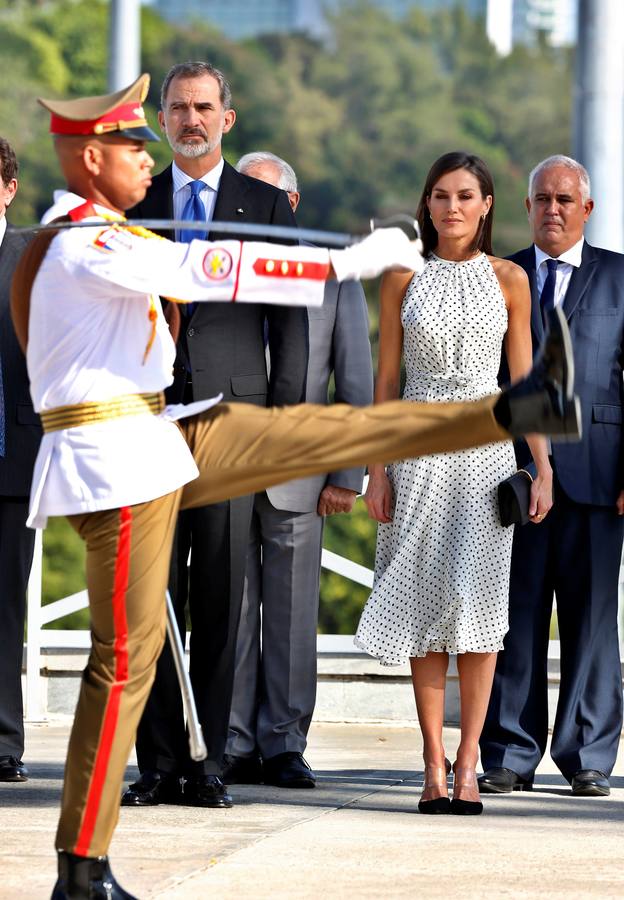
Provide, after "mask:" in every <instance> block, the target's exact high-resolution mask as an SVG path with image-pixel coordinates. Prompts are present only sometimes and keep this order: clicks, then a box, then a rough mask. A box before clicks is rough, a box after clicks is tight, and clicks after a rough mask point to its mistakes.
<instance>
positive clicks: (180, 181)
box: [171, 157, 224, 193]
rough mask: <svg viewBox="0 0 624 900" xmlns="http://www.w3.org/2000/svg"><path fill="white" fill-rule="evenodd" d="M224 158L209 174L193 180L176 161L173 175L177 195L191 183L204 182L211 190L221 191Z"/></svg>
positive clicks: (173, 165) (174, 190)
mask: <svg viewBox="0 0 624 900" xmlns="http://www.w3.org/2000/svg"><path fill="white" fill-rule="evenodd" d="M223 166H224V162H223V157H221V159H220V160H219V162H218V163H217V164H216V166H214V168H212V169H210V171H209V172H206V173H205V174H204V175H202V176H201V178H191V176H190V175H187V174H186V172H183V171H182V169H181V168H180V167H179V166H178V165H177V163H176V162H175V160H174V161H173V162H172V163H171V175H172V178H173V192H174V193H177V191H179V190H181V189H182V188H183V187H186V185H187V184H190V183H191V181H203V182H204V184H205V185H206V187H208V188H210V189H211V190H212V191H215V192H216V191H218V190H219V182H220V181H221V174H222V172H223Z"/></svg>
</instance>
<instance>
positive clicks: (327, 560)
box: [25, 531, 373, 722]
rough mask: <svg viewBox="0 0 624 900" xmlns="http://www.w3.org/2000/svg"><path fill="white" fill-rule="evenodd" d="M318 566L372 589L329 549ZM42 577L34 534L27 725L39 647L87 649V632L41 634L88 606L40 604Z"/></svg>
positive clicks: (36, 716)
mask: <svg viewBox="0 0 624 900" xmlns="http://www.w3.org/2000/svg"><path fill="white" fill-rule="evenodd" d="M321 565H322V566H323V568H324V569H328V570H329V571H330V572H336V573H337V574H338V575H342V576H344V577H345V578H349V579H350V580H351V581H355V582H357V583H358V584H363V585H364V586H365V587H368V588H370V587H372V585H373V573H372V571H371V570H370V569H367V568H366V566H362V565H360V564H359V563H356V562H353V561H352V560H350V559H346V558H345V557H344V556H340V555H339V554H338V553H333V552H332V551H331V550H323V553H322V556H321ZM42 574H43V536H42V532H41V531H37V536H36V538H35V554H34V559H33V565H32V569H31V572H30V578H29V581H28V639H27V642H26V697H25V706H26V719H27V721H29V722H41V721H43V720H44V718H45V716H44V712H43V703H42V679H41V648H42V646H46V647H68V646H71V647H76V648H86V647H89V646H90V639H89V632H88V631H86V630H84V629H82V630H81V629H78V630H76V631H55V630H47V631H44V630H43V627H44V625H48V624H49V623H50V622H54V621H56V620H57V619H62V618H63V616H68V615H70V613H74V612H77V611H78V610H80V609H85V608H86V607H87V606H88V602H89V601H88V597H87V592H86V590H84V591H79V592H78V593H77V594H72V595H71V596H69V597H64V598H63V599H62V600H56V601H55V602H54V603H49V604H47V606H42V605H41V580H42Z"/></svg>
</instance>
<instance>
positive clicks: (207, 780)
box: [184, 775, 232, 809]
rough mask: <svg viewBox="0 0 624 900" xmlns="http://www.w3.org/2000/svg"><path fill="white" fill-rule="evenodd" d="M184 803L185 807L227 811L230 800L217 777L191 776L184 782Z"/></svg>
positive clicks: (230, 803)
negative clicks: (203, 807)
mask: <svg viewBox="0 0 624 900" xmlns="http://www.w3.org/2000/svg"><path fill="white" fill-rule="evenodd" d="M184 802H185V804H186V805H187V806H205V807H207V808H209V809H229V808H230V806H232V798H231V797H230V795H229V794H228V792H227V788H226V786H225V785H224V784H223V782H222V781H221V779H220V778H219V777H218V776H217V775H192V776H191V777H190V778H187V779H186V781H185V782H184Z"/></svg>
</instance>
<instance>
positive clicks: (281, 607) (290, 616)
mask: <svg viewBox="0 0 624 900" xmlns="http://www.w3.org/2000/svg"><path fill="white" fill-rule="evenodd" d="M237 169H238V170H239V171H242V172H245V173H246V174H248V175H253V176H255V177H256V178H260V179H261V180H262V181H267V182H268V183H269V184H273V185H275V186H276V187H280V188H282V189H283V190H285V191H286V192H287V194H288V199H289V201H290V204H291V206H292V208H293V211H295V210H296V209H297V205H298V203H299V192H298V190H297V177H296V175H295V173H294V171H293V169H292V168H291V166H289V165H288V163H286V162H285V161H284V160H283V159H280V158H279V157H277V156H274V155H273V154H272V153H248V154H247V155H246V156H244V157H243V158H242V159H241V160H239V162H238V164H237ZM308 335H309V348H310V353H309V359H308V372H307V378H306V396H305V399H306V401H307V402H309V403H327V391H328V387H329V380H330V377H331V375H332V374H333V376H334V382H335V389H336V390H335V401H336V402H339V403H350V404H352V405H354V406H365V405H366V404H368V403H372V400H373V366H372V361H371V351H370V343H369V339H368V310H367V307H366V298H365V296H364V291H363V290H362V286H361V284H360V283H359V281H345V282H343V283H342V284H338V282H337V281H334V280H331V281H328V282H327V284H326V285H325V297H324V300H323V306H322V307H320V308H319V309H308ZM363 476H364V469H347V470H342V471H340V472H333V473H331V474H330V475H317V476H314V477H312V478H302V479H299V480H297V481H291V482H288V483H287V484H283V485H279V486H277V487H272V488H268V489H267V490H266V491H263V492H262V493H261V494H256V498H255V502H254V515H253V520H252V529H251V538H250V543H249V553H248V556H247V577H246V579H245V580H246V589H245V594H244V597H243V614H242V616H241V622H240V626H239V630H238V642H237V649H236V675H235V678H234V700H233V703H232V712H231V715H230V736H229V738H228V755H227V757H226V761H227V769H226V770H225V778H226V780H229V781H230V782H231V783H235V782H241V781H242V782H252V783H253V782H258V781H264V782H265V784H273V785H276V786H278V787H287V788H312V787H314V786H315V782H316V779H315V776H314V773H313V772H312V770H311V769H310V767H309V765H308V764H307V763H306V761H305V760H304V758H303V751H304V750H305V747H306V742H307V734H308V729H309V728H310V722H311V721H312V713H313V712H314V704H315V701H316V655H317V654H316V632H317V625H318V602H319V578H320V567H321V547H322V539H323V522H324V517H325V516H328V515H332V514H334V513H340V512H350V511H351V509H352V507H353V504H354V503H355V499H356V497H357V495H358V493H359V492H360V491H361V489H362V478H363ZM261 611H262V616H261ZM261 619H262V624H261ZM261 633H262V639H261ZM259 757H261V758H262V765H260V759H259Z"/></svg>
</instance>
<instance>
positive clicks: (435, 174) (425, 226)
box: [416, 150, 494, 257]
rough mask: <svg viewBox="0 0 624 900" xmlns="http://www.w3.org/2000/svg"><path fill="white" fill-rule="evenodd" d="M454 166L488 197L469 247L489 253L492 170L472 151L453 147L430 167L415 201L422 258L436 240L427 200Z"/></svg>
mask: <svg viewBox="0 0 624 900" xmlns="http://www.w3.org/2000/svg"><path fill="white" fill-rule="evenodd" d="M457 169H465V170H466V171H467V172H470V173H471V175H474V176H475V178H476V179H477V181H478V182H479V187H480V189H481V196H482V197H483V198H484V199H485V198H486V197H487V196H491V198H492V205H491V207H490V211H489V212H488V214H487V216H486V217H485V219H483V220H482V221H481V223H480V224H479V227H478V228H477V231H476V234H475V236H474V240H473V242H472V246H471V248H470V249H471V250H481V251H482V252H483V253H488V254H491V253H492V221H493V219H494V179H493V178H492V175H491V172H490V170H489V169H488V167H487V166H486V164H485V163H484V162H483V160H482V159H481V158H480V157H479V156H474V155H473V154H472V153H465V152H464V151H463V150H454V151H452V152H451V153H445V154H444V155H443V156H441V157H440V158H439V159H436V161H435V162H434V164H433V165H432V166H431V168H430V169H429V173H428V175H427V178H426V180H425V186H424V188H423V192H422V195H421V198H420V202H419V204H418V211H417V213H416V218H417V219H418V224H419V226H420V235H421V238H422V242H423V251H424V254H425V257H427V256H429V254H430V253H431V252H432V250H434V249H435V247H436V245H437V243H438V232H437V231H436V230H435V228H434V225H433V222H432V221H431V216H430V215H429V209H428V207H427V200H428V199H429V198H430V197H431V194H432V192H433V189H434V187H435V186H436V184H437V183H438V181H439V180H440V178H442V176H443V175H446V174H447V172H456V171H457Z"/></svg>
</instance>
